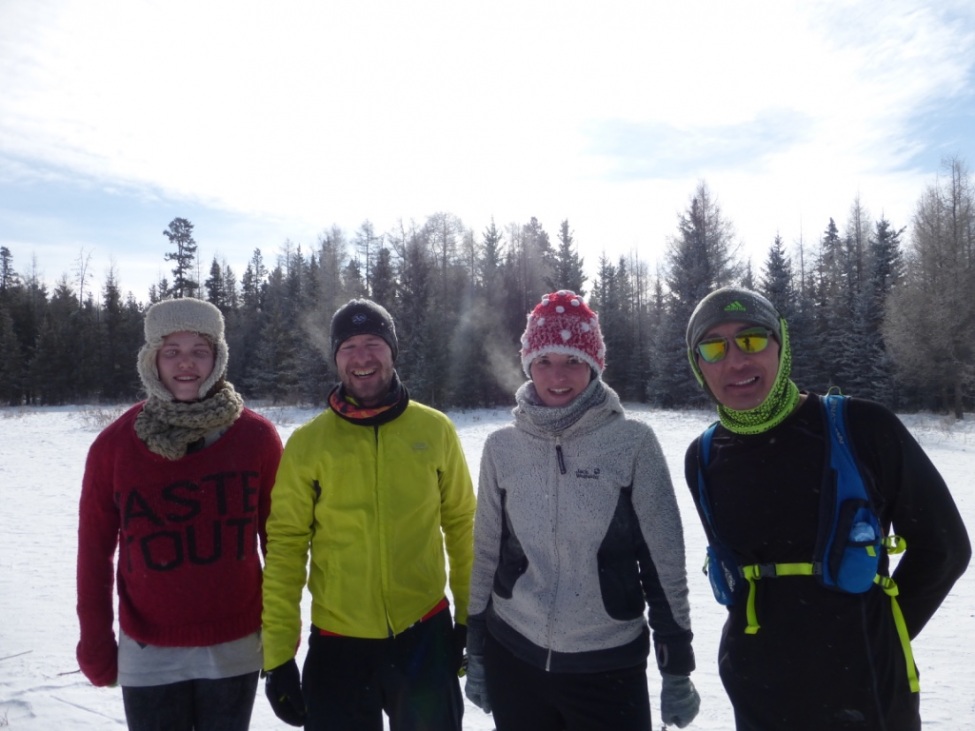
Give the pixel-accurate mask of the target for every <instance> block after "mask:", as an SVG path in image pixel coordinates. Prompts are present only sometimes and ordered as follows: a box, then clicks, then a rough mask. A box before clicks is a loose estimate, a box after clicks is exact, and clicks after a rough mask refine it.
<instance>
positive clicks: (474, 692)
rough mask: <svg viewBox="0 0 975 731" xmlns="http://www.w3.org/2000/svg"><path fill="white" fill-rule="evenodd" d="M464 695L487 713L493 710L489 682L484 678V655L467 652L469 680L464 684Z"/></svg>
mask: <svg viewBox="0 0 975 731" xmlns="http://www.w3.org/2000/svg"><path fill="white" fill-rule="evenodd" d="M464 695H466V696H467V699H468V700H469V701H470V702H471V703H473V704H474V705H475V706H477V707H478V708H480V709H481V710H482V711H484V712H485V713H490V712H491V701H490V700H488V692H487V682H486V681H485V680H484V656H483V655H472V654H470V651H468V653H467V682H466V683H465V684H464Z"/></svg>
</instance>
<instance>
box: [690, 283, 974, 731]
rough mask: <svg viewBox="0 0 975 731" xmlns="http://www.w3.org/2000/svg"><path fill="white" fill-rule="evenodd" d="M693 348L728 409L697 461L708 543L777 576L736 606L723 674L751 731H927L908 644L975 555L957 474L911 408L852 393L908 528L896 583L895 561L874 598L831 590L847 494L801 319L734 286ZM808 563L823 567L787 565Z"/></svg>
mask: <svg viewBox="0 0 975 731" xmlns="http://www.w3.org/2000/svg"><path fill="white" fill-rule="evenodd" d="M687 348H688V359H689V361H690V364H691V369H692V371H693V372H694V375H695V377H696V378H697V380H698V382H699V383H700V384H701V386H702V387H703V388H704V390H705V391H706V392H707V393H708V394H709V395H710V396H711V397H712V398H713V399H714V400H715V401H716V402H717V405H718V417H719V423H718V424H717V426H716V428H715V429H714V431H713V432H711V441H710V446H709V447H708V448H707V449H702V443H703V441H702V438H701V437H699V438H698V439H696V440H695V441H694V442H693V443H692V444H691V445H690V447H689V448H688V450H687V454H686V457H685V477H686V479H687V484H688V486H689V487H690V489H691V493H692V495H693V497H694V501H695V504H696V505H697V508H698V513H699V515H700V517H701V521H702V523H703V525H704V529H705V532H706V533H707V535H708V540H709V543H710V544H711V545H712V546H715V545H719V546H721V547H722V549H723V550H726V551H728V552H730V554H731V555H732V556H733V558H734V561H735V562H736V563H737V567H739V577H737V578H741V576H746V577H747V572H744V571H741V569H743V568H749V569H750V568H754V567H762V568H764V567H770V568H771V570H770V571H768V572H765V571H763V572H762V573H761V575H760V580H754V582H753V584H754V593H753V594H751V593H750V594H749V597H748V600H747V601H743V600H741V599H740V598H737V599H734V600H733V601H732V603H731V605H730V606H729V607H728V619H727V621H726V623H725V626H724V629H723V631H722V637H721V644H720V648H719V652H718V657H719V661H718V669H719V672H720V675H721V680H722V683H723V684H724V687H725V690H726V692H727V693H728V697H729V699H730V700H731V704H732V706H733V708H734V713H735V723H736V728H737V730H738V731H768V730H770V729H786V728H787V729H790V731H804V730H808V731H821V730H822V729H847V728H849V729H885V730H886V731H917V730H918V729H920V728H921V719H920V711H919V702H918V700H919V699H918V696H919V694H918V692H916V688H917V685H916V682H915V681H916V672H915V670H916V669H915V668H914V667H913V659H912V657H911V653H910V645H909V642H907V637H909V638H910V639H913V638H915V637H916V636H917V635H918V634H919V633H920V632H921V630H922V628H923V627H924V625H925V624H926V623H927V621H928V620H929V619H931V617H932V616H933V615H934V613H935V612H936V611H937V609H938V607H939V606H940V604H941V602H942V601H943V600H944V598H945V596H947V594H948V592H949V591H950V590H951V587H952V585H953V584H954V582H955V581H956V580H957V579H958V577H959V576H961V574H962V573H963V572H964V571H965V568H966V567H967V565H968V561H969V559H970V557H971V544H970V542H969V538H968V535H967V533H966V530H965V527H964V525H963V523H962V521H961V517H960V515H959V513H958V510H957V508H956V507H955V504H954V501H953V500H952V498H951V495H950V493H949V491H948V488H947V486H946V485H945V483H944V480H943V479H942V478H941V476H940V475H939V474H938V471H937V470H936V468H935V467H934V465H933V464H932V463H931V461H930V460H929V459H928V457H927V456H926V455H925V453H924V451H923V450H922V449H921V447H920V445H919V444H918V443H917V442H916V441H915V440H914V439H913V437H912V436H911V435H910V433H909V432H908V431H907V429H906V428H905V427H904V426H903V424H902V423H901V422H900V420H899V419H898V418H897V417H896V415H894V414H893V413H892V412H890V411H889V410H888V409H886V408H885V407H883V406H881V405H880V404H877V403H874V402H871V401H866V400H861V399H856V398H852V399H846V402H845V404H844V405H845V407H846V408H845V413H846V417H845V434H846V435H848V436H849V439H848V440H847V442H848V444H849V447H850V451H851V453H852V454H853V455H854V461H855V463H856V469H855V470H853V472H855V473H856V474H857V475H858V477H859V479H862V481H863V483H864V486H865V488H866V492H867V494H868V496H869V502H870V504H871V505H872V509H873V511H875V512H876V517H877V518H878V519H879V524H880V528H881V531H882V532H883V534H884V535H885V536H886V535H887V533H889V532H890V531H891V528H893V530H894V532H895V533H896V534H897V535H898V536H899V537H900V539H901V540H902V541H903V542H906V550H905V551H904V553H903V556H902V558H901V559H900V561H899V562H898V564H897V567H896V570H895V571H894V572H893V574H892V575H891V576H889V577H888V576H887V574H888V568H889V567H888V561H887V556H886V554H883V555H882V556H881V558H880V568H879V572H878V579H879V581H878V582H877V583H875V584H871V583H870V582H869V581H868V582H867V585H868V586H869V587H870V588H869V589H867V590H866V591H863V592H860V593H851V592H848V591H842V590H839V589H837V588H833V587H830V586H828V584H827V583H826V582H825V579H824V578H823V577H822V564H821V563H820V564H819V567H818V570H817V563H816V561H815V556H816V555H817V551H818V550H819V551H821V549H820V546H819V543H820V541H821V538H822V535H823V524H824V521H826V527H827V528H833V525H832V520H831V517H832V513H829V516H830V517H828V518H823V517H821V515H823V514H825V513H823V512H822V511H823V505H825V504H826V503H824V502H823V501H822V500H821V498H822V496H826V497H827V498H833V497H835V496H836V494H837V492H836V490H837V488H836V487H835V479H836V474H835V473H834V472H833V471H832V470H831V469H830V465H829V463H828V454H829V446H828V445H829V443H830V438H829V436H828V433H827V426H826V425H827V420H826V418H825V411H824V409H823V407H822V405H821V404H822V400H821V398H820V397H819V396H817V395H815V394H811V393H806V392H800V391H799V389H798V388H797V386H796V384H795V383H793V382H792V380H791V379H790V370H791V363H792V352H791V348H790V346H789V333H788V326H787V323H786V321H785V320H784V319H783V318H781V317H780V316H779V313H778V312H777V311H776V309H775V307H774V306H773V305H772V303H771V302H769V301H768V300H767V299H766V298H764V297H763V296H761V295H760V294H758V293H756V292H752V291H749V290H746V289H741V288H737V287H727V288H723V289H719V290H717V291H715V292H712V293H711V294H710V295H708V296H707V297H705V298H704V299H703V300H702V301H701V302H700V303H699V304H698V306H697V308H696V309H695V310H694V312H693V314H692V315H691V318H690V321H689V323H688V326H687ZM703 454H707V458H706V459H705V458H704V457H703V456H702V455H703ZM854 479H857V478H854ZM705 485H706V495H707V498H706V500H707V504H706V505H705V506H702V502H703V501H702V494H704V493H705V489H704V487H703V486H705ZM827 502H828V500H827ZM851 540H852V537H851ZM796 566H810V567H812V568H811V571H810V572H808V573H805V574H802V575H797V574H798V572H795V573H790V571H789V570H784V569H783V570H780V567H796ZM732 578H735V577H732ZM739 583H740V584H742V583H745V582H739ZM884 587H896V588H895V589H893V590H892V591H885V590H884ZM751 588H752V587H751V586H750V587H749V589H751ZM892 594H897V596H896V601H895V600H894V599H893V598H892V596H891V595H892ZM898 627H900V628H901V630H903V633H902V632H899V629H898ZM902 634H903V636H902ZM912 686H913V687H912Z"/></svg>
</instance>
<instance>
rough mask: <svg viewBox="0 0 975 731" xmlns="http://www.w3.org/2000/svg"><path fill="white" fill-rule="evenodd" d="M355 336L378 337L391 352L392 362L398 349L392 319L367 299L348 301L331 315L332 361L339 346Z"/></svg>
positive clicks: (378, 305) (377, 305)
mask: <svg viewBox="0 0 975 731" xmlns="http://www.w3.org/2000/svg"><path fill="white" fill-rule="evenodd" d="M355 335H378V336H379V337H381V338H382V339H383V340H385V341H386V344H387V345H389V349H390V350H391V351H393V360H394V361H395V360H396V354H397V353H398V352H399V347H398V344H397V340H396V326H395V325H394V324H393V318H392V316H391V315H390V314H389V312H387V311H386V308H385V307H383V306H382V305H380V304H377V303H375V302H373V301H372V300H367V299H354V300H349V301H348V302H347V303H345V304H344V305H342V306H341V307H340V308H339V309H338V310H336V311H335V314H334V315H332V328H331V331H330V334H329V340H330V345H331V347H332V361H334V360H335V354H336V353H337V352H338V349H339V346H340V345H341V344H342V343H344V342H345V341H346V340H348V339H349V338H351V337H353V336H355Z"/></svg>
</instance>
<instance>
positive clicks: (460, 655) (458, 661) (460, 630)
mask: <svg viewBox="0 0 975 731" xmlns="http://www.w3.org/2000/svg"><path fill="white" fill-rule="evenodd" d="M466 647H467V625H465V624H455V625H454V631H453V634H452V635H451V636H450V653H451V655H450V659H451V662H452V663H453V668H454V670H455V671H456V672H457V674H458V675H463V674H464V673H463V672H462V670H463V669H464V648H466Z"/></svg>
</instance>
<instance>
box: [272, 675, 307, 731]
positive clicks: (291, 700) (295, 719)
mask: <svg viewBox="0 0 975 731" xmlns="http://www.w3.org/2000/svg"><path fill="white" fill-rule="evenodd" d="M264 692H265V693H266V694H267V699H268V701H269V702H270V704H271V710H273V711H274V715H275V716H277V717H278V718H280V719H281V720H282V721H284V722H285V723H286V724H288V725H289V726H304V725H305V698H304V696H303V695H302V693H301V674H300V673H299V672H298V663H296V662H295V660H294V658H292V659H290V660H288V662H286V663H285V664H284V665H279V666H278V667H276V668H274V669H273V670H268V671H267V673H266V675H265V678H264Z"/></svg>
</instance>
